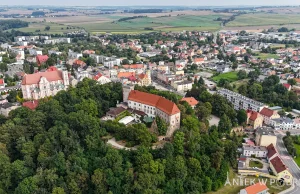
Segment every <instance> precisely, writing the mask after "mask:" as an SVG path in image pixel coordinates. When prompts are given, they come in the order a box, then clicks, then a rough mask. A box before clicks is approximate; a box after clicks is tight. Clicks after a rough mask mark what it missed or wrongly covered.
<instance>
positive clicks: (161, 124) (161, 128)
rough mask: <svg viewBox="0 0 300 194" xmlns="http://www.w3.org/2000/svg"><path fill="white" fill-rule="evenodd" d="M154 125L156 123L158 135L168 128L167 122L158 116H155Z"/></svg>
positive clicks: (163, 133) (165, 131) (164, 133)
mask: <svg viewBox="0 0 300 194" xmlns="http://www.w3.org/2000/svg"><path fill="white" fill-rule="evenodd" d="M155 121H156V125H157V130H158V133H159V135H166V133H167V130H168V125H167V123H166V122H165V121H164V120H163V119H161V118H160V117H159V116H157V117H155Z"/></svg>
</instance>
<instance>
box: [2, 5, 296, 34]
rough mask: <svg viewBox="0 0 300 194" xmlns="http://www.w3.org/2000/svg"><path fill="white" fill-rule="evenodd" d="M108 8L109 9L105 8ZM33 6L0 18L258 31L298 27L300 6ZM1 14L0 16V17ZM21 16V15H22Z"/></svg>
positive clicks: (60, 25) (105, 28)
mask: <svg viewBox="0 0 300 194" xmlns="http://www.w3.org/2000/svg"><path fill="white" fill-rule="evenodd" d="M108 10H111V9H108ZM32 12H33V10H28V9H27V8H18V9H4V10H2V11H1V12H0V19H12V18H14V17H15V16H16V14H17V15H18V18H19V19H21V20H23V21H26V22H29V26H28V27H25V28H20V29H18V30H20V31H23V32H32V33H36V34H38V33H41V32H43V30H44V28H45V26H50V30H49V31H47V32H43V33H45V34H53V33H58V34H60V33H66V32H70V31H74V29H85V30H86V31H88V32H89V33H92V34H96V33H131V34H137V33H148V32H152V31H183V30H187V31H193V30H199V31H218V30H221V29H224V30H245V29H246V30H252V31H262V30H264V29H269V28H271V27H279V26H281V27H288V28H290V29H292V28H293V29H296V30H298V29H300V15H299V13H300V8H299V7H295V8H291V7H286V8H285V7H280V8H276V7H275V8H257V9H255V8H249V9H242V10H235V9H224V10H213V9H210V10H207V9H198V10H197V9H192V8H185V9H184V10H175V9H174V10H171V9H165V10H163V11H162V12H159V13H143V12H141V13H131V12H125V11H124V10H122V9H120V10H118V9H113V11H108V12H103V11H101V10H97V9H94V8H93V9H92V8H91V9H87V8H85V9H80V8H78V9H73V8H72V9H68V8H65V9H62V11H53V10H52V9H50V8H49V9H44V10H43V12H44V13H45V15H43V16H38V17H29V16H30V14H32ZM1 16H3V17H2V18H1ZM23 16H24V17H23Z"/></svg>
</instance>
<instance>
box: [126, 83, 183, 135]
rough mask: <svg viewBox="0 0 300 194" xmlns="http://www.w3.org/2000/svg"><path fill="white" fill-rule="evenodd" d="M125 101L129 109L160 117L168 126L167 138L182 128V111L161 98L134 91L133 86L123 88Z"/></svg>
mask: <svg viewBox="0 0 300 194" xmlns="http://www.w3.org/2000/svg"><path fill="white" fill-rule="evenodd" d="M123 101H124V102H127V103H128V107H129V108H132V109H134V110H138V111H142V112H144V113H146V114H147V115H148V116H150V117H152V118H155V117H156V116H159V117H160V118H161V119H163V120H164V121H165V122H166V123H167V124H168V125H169V128H168V131H167V134H166V136H168V137H170V136H172V134H173V133H174V131H175V130H176V129H178V128H179V127H180V110H179V109H178V107H177V106H176V104H175V103H173V102H171V101H170V100H167V99H165V98H163V97H161V96H158V95H154V94H149V93H145V92H140V91H137V90H133V86H124V87H123Z"/></svg>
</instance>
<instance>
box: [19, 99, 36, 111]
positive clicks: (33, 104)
mask: <svg viewBox="0 0 300 194" xmlns="http://www.w3.org/2000/svg"><path fill="white" fill-rule="evenodd" d="M22 105H23V106H24V107H27V108H29V109H31V110H34V109H36V107H37V106H38V105H39V101H37V100H33V101H28V102H23V104H22Z"/></svg>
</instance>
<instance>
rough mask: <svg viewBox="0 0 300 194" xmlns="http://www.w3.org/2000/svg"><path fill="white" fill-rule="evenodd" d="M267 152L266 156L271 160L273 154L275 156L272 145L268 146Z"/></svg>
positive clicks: (274, 149)
mask: <svg viewBox="0 0 300 194" xmlns="http://www.w3.org/2000/svg"><path fill="white" fill-rule="evenodd" d="M256 143H257V142H256ZM267 150H268V154H267V156H268V158H272V157H273V156H274V155H275V154H277V150H276V148H275V147H274V145H273V144H270V145H268V147H267Z"/></svg>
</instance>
